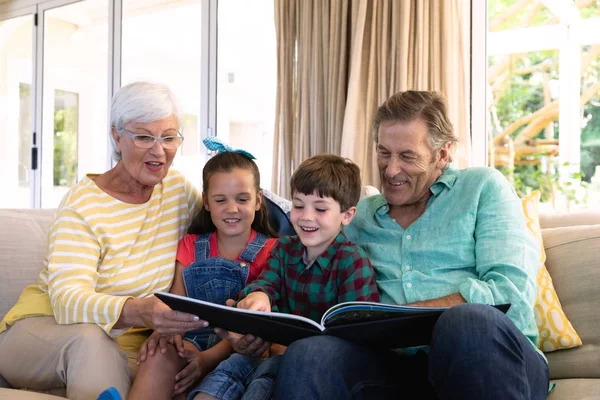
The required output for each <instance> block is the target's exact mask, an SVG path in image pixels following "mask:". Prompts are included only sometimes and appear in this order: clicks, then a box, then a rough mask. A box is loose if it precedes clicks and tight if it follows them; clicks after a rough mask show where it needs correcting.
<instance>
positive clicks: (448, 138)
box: [372, 90, 458, 163]
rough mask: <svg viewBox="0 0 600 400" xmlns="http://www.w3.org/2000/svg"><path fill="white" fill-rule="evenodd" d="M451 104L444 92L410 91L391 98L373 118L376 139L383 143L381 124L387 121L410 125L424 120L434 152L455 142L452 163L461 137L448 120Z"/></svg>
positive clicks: (430, 146)
mask: <svg viewBox="0 0 600 400" xmlns="http://www.w3.org/2000/svg"><path fill="white" fill-rule="evenodd" d="M447 110H448V102H447V101H446V98H445V97H444V95H442V94H441V93H440V92H433V91H418V90H407V91H405V92H398V93H396V94H394V95H392V96H391V97H390V98H388V99H387V100H386V101H385V102H384V103H383V104H382V105H381V106H379V108H378V109H377V111H376V112H375V116H374V117H373V123H372V127H373V137H374V139H375V143H379V125H380V124H381V123H382V122H387V121H399V122H410V121H412V120H414V119H417V118H421V119H423V121H425V123H426V124H427V128H428V129H427V130H428V133H429V135H427V140H428V143H429V149H430V150H431V152H432V153H434V152H436V151H438V150H439V149H441V148H442V147H443V146H444V145H445V144H446V143H448V142H451V145H450V155H449V158H448V163H450V162H452V152H453V150H454V148H455V147H456V145H457V144H458V137H457V136H456V135H455V134H454V128H453V126H452V122H450V118H449V117H448V111H447Z"/></svg>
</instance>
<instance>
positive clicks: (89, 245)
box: [46, 207, 130, 334]
mask: <svg viewBox="0 0 600 400" xmlns="http://www.w3.org/2000/svg"><path fill="white" fill-rule="evenodd" d="M102 256H103V255H102V254H101V251H100V244H99V243H98V240H97V238H96V236H95V235H94V234H93V233H92V230H91V229H90V227H89V226H88V224H87V223H86V221H85V220H84V218H83V217H82V216H81V215H80V214H79V213H78V212H76V211H74V210H73V209H72V208H70V207H63V208H60V209H59V211H58V214H57V215H56V217H55V220H54V224H53V226H52V228H51V230H50V234H49V239H48V259H47V263H48V265H47V270H48V273H47V275H46V277H47V280H48V282H47V285H48V294H49V296H50V303H51V305H52V308H53V310H54V317H55V318H56V321H57V322H58V323H59V324H74V323H94V324H97V325H98V326H100V327H101V328H102V329H103V330H104V331H106V332H107V333H110V330H111V329H112V326H113V325H114V324H115V323H116V322H117V320H118V319H119V316H120V314H121V310H122V308H123V305H124V304H125V301H127V299H128V298H130V297H129V296H112V295H109V294H102V293H98V292H97V291H96V283H97V281H98V264H99V260H101V258H102ZM114 333H116V332H113V334H114Z"/></svg>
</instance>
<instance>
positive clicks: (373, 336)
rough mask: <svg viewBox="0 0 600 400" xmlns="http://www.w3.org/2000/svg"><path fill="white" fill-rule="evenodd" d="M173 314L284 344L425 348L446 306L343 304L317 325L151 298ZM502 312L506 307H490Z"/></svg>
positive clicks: (297, 319) (162, 295) (305, 320)
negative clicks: (311, 340)
mask: <svg viewBox="0 0 600 400" xmlns="http://www.w3.org/2000/svg"><path fill="white" fill-rule="evenodd" d="M156 296H157V297H159V298H160V299H161V300H162V301H164V302H165V303H166V304H167V305H169V306H170V307H171V308H172V309H174V310H180V311H185V312H189V313H191V314H195V315H198V316H199V317H200V318H203V319H205V320H206V321H208V322H209V324H210V326H212V327H215V328H216V327H219V328H222V329H223V330H225V329H226V330H228V331H230V332H229V334H232V332H237V333H240V334H252V335H254V336H255V337H258V338H261V339H263V340H265V341H269V342H273V343H278V344H281V345H289V344H290V343H292V342H294V341H295V340H299V339H303V338H306V337H309V336H314V335H323V334H325V335H332V336H338V337H340V338H343V339H346V340H349V341H353V342H356V343H359V344H362V345H365V346H370V347H386V348H399V347H409V346H420V345H426V344H429V341H430V339H431V332H432V329H433V326H434V325H435V322H436V321H437V319H438V318H439V316H440V315H441V314H442V313H443V312H444V311H446V310H447V309H448V308H449V307H415V306H402V305H394V304H381V303H374V302H346V303H340V304H337V305H335V306H333V307H331V308H330V309H329V310H327V312H325V314H324V315H323V318H322V319H321V323H320V324H318V323H316V322H314V321H312V320H310V319H308V318H305V317H300V316H297V315H291V314H283V313H276V312H263V311H254V310H245V309H242V308H233V307H228V306H223V305H218V304H213V303H209V302H205V301H201V300H195V299H191V298H188V297H183V296H178V295H174V294H170V293H157V294H156ZM490 307H491V308H490V312H493V311H494V310H493V308H495V309H497V310H499V311H501V312H504V313H506V312H507V311H508V309H509V307H510V304H500V305H493V306H490Z"/></svg>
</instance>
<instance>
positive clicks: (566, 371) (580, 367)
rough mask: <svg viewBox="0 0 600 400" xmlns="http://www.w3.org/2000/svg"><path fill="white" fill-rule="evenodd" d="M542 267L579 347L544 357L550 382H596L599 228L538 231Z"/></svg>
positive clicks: (599, 366)
mask: <svg viewBox="0 0 600 400" xmlns="http://www.w3.org/2000/svg"><path fill="white" fill-rule="evenodd" d="M542 237H543V240H544V245H545V248H546V267H547V268H548V272H549V273H550V275H551V276H552V278H553V282H554V288H555V289H556V293H557V294H558V296H559V298H560V301H561V304H562V307H563V310H564V311H565V313H566V314H567V315H568V316H569V320H570V321H571V323H572V324H573V327H574V328H575V330H576V331H577V333H579V336H580V337H581V340H582V342H583V346H580V347H578V348H574V349H569V350H561V351H557V352H553V353H549V354H547V355H546V356H547V358H548V361H549V363H550V376H551V377H552V378H557V379H558V378H600V312H598V307H599V305H600V290H598V288H599V287H600V261H599V259H598V255H599V254H600V225H580V226H569V227H563V228H550V229H542Z"/></svg>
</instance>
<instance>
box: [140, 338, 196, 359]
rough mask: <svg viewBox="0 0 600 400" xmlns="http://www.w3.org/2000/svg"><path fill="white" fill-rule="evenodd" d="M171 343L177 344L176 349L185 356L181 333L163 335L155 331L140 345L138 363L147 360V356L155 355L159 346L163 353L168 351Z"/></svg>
mask: <svg viewBox="0 0 600 400" xmlns="http://www.w3.org/2000/svg"><path fill="white" fill-rule="evenodd" d="M169 344H172V345H174V346H175V349H176V350H177V353H178V354H179V356H180V357H181V358H185V349H184V348H183V339H182V338H181V335H174V336H161V335H160V334H159V333H157V332H153V333H152V335H150V336H149V337H148V339H146V340H145V341H144V343H143V344H142V346H141V347H140V350H139V351H138V356H137V362H136V364H137V365H140V364H141V363H143V362H144V361H146V358H148V357H149V356H153V355H154V353H156V347H157V346H158V348H159V351H160V352H161V353H162V354H164V353H166V352H167V346H168V345H169Z"/></svg>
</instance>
